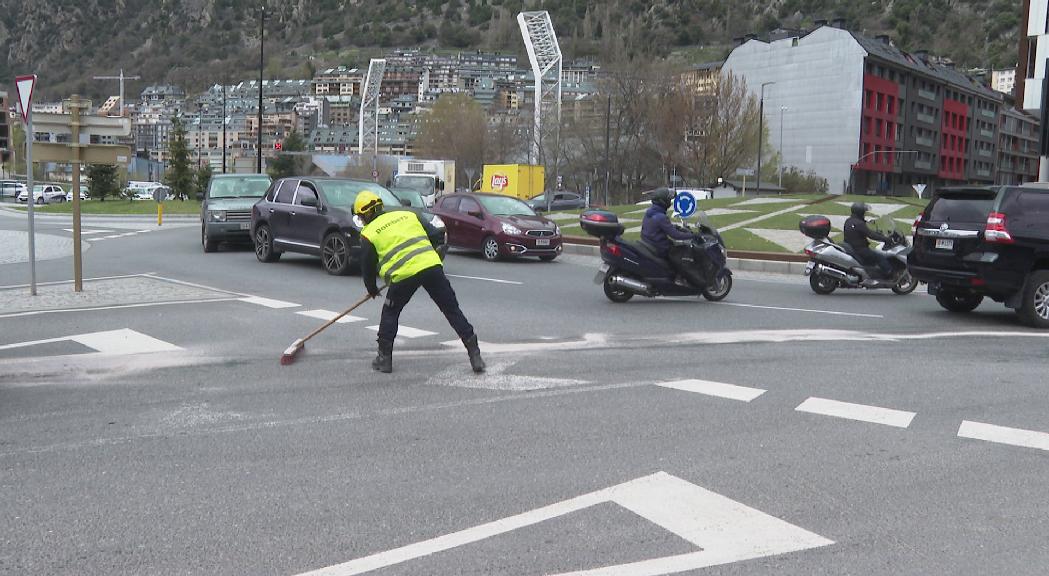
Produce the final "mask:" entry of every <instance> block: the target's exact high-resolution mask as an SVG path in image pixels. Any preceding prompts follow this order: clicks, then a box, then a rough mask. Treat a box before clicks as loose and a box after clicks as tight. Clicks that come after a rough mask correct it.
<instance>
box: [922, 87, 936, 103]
mask: <svg viewBox="0 0 1049 576" xmlns="http://www.w3.org/2000/svg"><path fill="white" fill-rule="evenodd" d="M918 96H919V97H921V98H925V99H926V100H932V101H933V102H935V101H936V93H935V92H933V91H931V90H924V89H922V88H919V89H918Z"/></svg>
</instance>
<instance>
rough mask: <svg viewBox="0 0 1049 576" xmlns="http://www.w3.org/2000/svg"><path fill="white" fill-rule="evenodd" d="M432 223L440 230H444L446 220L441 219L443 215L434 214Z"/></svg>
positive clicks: (431, 219)
mask: <svg viewBox="0 0 1049 576" xmlns="http://www.w3.org/2000/svg"><path fill="white" fill-rule="evenodd" d="M430 224H431V225H432V226H433V227H434V228H437V229H438V230H444V220H441V217H440V216H438V215H436V214H434V215H433V218H430Z"/></svg>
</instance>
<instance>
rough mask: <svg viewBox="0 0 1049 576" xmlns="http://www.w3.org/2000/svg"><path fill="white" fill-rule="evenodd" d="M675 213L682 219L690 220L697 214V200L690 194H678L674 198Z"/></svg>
mask: <svg viewBox="0 0 1049 576" xmlns="http://www.w3.org/2000/svg"><path fill="white" fill-rule="evenodd" d="M674 212H676V213H677V215H678V216H680V217H682V218H688V217H689V216H691V215H693V214H695V213H696V198H695V197H694V196H692V195H691V194H689V193H688V192H678V193H677V196H674Z"/></svg>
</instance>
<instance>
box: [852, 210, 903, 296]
mask: <svg viewBox="0 0 1049 576" xmlns="http://www.w3.org/2000/svg"><path fill="white" fill-rule="evenodd" d="M868 210H870V206H867V205H866V204H864V203H863V202H854V203H853V204H852V216H851V217H849V219H848V220H846V221H845V243H846V244H848V245H849V247H850V248H852V251H853V253H854V254H855V256H856V259H857V260H859V261H860V264H862V265H864V266H870V265H872V264H876V265H877V266H878V270H880V271H881V273H882V276H883V277H884V278H885V279H889V278H890V277H891V276H892V264H890V263H889V256H888V255H886V254H885V253H883V252H881V251H880V250H872V249H871V247H870V244H869V243H868V241H867V239H868V238H869V239H871V240H875V241H877V242H888V241H889V237H888V236H885V235H884V234H882V233H880V232H878V231H876V230H871V228H870V226H868V225H867V220H866V218H865V216H866V215H867V211H868Z"/></svg>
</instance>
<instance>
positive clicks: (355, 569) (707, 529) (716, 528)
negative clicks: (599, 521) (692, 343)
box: [301, 472, 834, 576]
mask: <svg viewBox="0 0 1049 576" xmlns="http://www.w3.org/2000/svg"><path fill="white" fill-rule="evenodd" d="M606 502H612V503H615V504H618V505H620V506H622V507H623V508H626V509H627V510H630V511H631V512H634V513H635V514H637V515H638V516H641V517H642V518H644V519H646V520H648V521H649V522H652V523H654V524H656V525H658V526H660V527H661V528H663V529H664V530H667V531H669V532H672V533H674V534H675V535H677V536H678V537H680V538H682V539H685V540H687V541H689V542H691V543H692V544H694V545H695V546H696V547H698V548H700V549H701V550H699V551H696V552H690V553H687V554H679V555H675V556H666V557H663V558H654V559H652V560H645V561H642V562H634V563H629V564H619V565H616V566H606V567H604V568H598V569H595V570H586V571H581V572H571V573H565V574H562V575H561V576H569V574H571V575H573V576H613V575H615V576H662V575H664V574H675V573H678V572H685V571H688V570H696V569H698V568H706V567H709V566H718V565H722V564H729V563H732V562H741V561H743V560H751V559H754V558H761V557H764V556H773V555H776V554H786V553H789V552H798V551H801V550H808V549H811V548H818V547H820V546H827V545H830V544H833V543H834V542H833V541H831V540H828V539H826V538H824V537H822V536H819V535H818V534H813V533H812V532H808V531H806V530H803V529H801V528H799V527H797V526H794V525H792V524H789V523H787V522H784V521H783V520H780V519H778V518H774V517H772V516H769V515H768V514H765V513H763V512H761V511H759V510H755V509H753V508H749V507H747V506H744V505H743V504H740V503H739V502H736V501H734V500H731V499H729V498H726V497H724V496H721V495H720V494H716V493H714V492H711V491H709V490H706V489H704V488H700V487H699V486H696V485H694V484H691V483H689V482H686V481H684V480H682V479H680V478H677V477H675V476H671V475H670V474H667V473H666V472H657V473H655V474H652V475H651V476H644V477H641V478H638V479H637V480H632V481H630V482H626V483H625V484H619V485H617V486H612V487H610V488H605V489H604V490H598V491H597V492H591V493H589V494H584V495H583V496H578V497H576V498H572V499H570V500H565V501H563V502H558V503H556V504H551V505H549V506H545V507H542V508H537V509H535V510H531V511H529V512H525V513H523V514H518V515H516V516H509V517H506V518H502V519H500V520H496V521H494V522H489V523H487V524H481V525H480V526H475V527H473V528H468V529H466V530H462V531H460V532H453V533H451V534H446V535H444V536H440V537H437V538H434V539H431V540H425V541H422V542H417V543H415V544H409V545H407V546H403V547H401V548H395V549H393V550H389V551H386V552H380V553H378V554H373V555H371V556H365V557H363V558H358V559H357V560H352V561H350V562H346V563H344V564H337V565H335V566H329V567H327V568H321V569H319V570H315V571H312V572H306V573H304V574H302V575H301V576H350V575H352V574H363V573H365V572H370V571H372V570H378V569H380V568H385V567H387V566H393V565H395V564H400V563H402V562H407V561H409V560H414V559H417V558H422V557H424V556H429V555H430V554H434V553H437V552H443V551H445V550H450V549H452V548H456V547H458V546H464V545H466V544H471V543H474V542H478V541H480V540H484V539H485V538H490V537H492V536H497V535H499V534H505V533H507V532H511V531H513V530H516V529H518V528H524V527H527V526H532V525H534V524H538V523H540V522H543V521H545V520H550V519H552V518H557V517H559V516H564V515H566V514H570V513H572V512H578V511H580V510H584V509H586V508H589V507H591V506H595V505H597V504H603V503H606Z"/></svg>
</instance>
